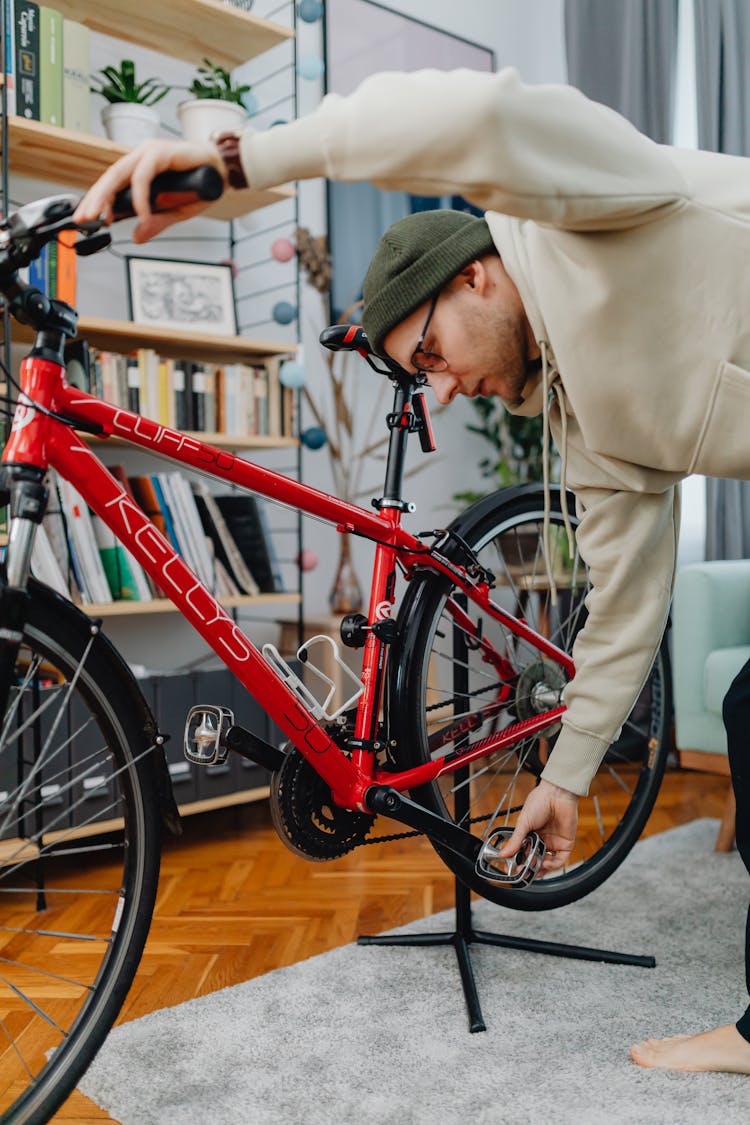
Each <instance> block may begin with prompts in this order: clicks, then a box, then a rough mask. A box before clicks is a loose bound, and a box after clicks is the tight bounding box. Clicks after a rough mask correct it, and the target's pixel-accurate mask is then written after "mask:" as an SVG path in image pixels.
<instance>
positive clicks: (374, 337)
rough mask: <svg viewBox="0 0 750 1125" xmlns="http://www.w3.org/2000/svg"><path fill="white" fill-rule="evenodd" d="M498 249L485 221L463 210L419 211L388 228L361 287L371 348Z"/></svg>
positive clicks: (380, 345)
mask: <svg viewBox="0 0 750 1125" xmlns="http://www.w3.org/2000/svg"><path fill="white" fill-rule="evenodd" d="M494 250H495V244H494V243H493V241H492V235H491V234H490V229H489V227H488V226H487V223H486V222H485V220H484V219H478V218H476V217H475V216H473V215H467V214H466V213H465V212H464V211H420V212H418V213H417V214H415V215H407V217H406V218H405V219H399V220H398V222H397V223H394V224H393V225H392V226H390V227H389V228H388V230H387V231H386V232H385V234H384V235H383V237H382V238H381V240H380V243H379V245H378V248H377V250H376V251H375V256H374V257H373V259H372V261H371V262H370V267H369V269H368V271H367V276H366V277H365V282H364V286H363V297H364V309H363V312H362V327H363V328H364V330H365V332H366V333H367V337H368V339H369V341H370V347H372V348H373V349H374V350H375V351H376V352H379V353H381V354H383V351H384V349H383V340H384V339H385V337H386V336H387V335H388V333H389V332H390V331H391V329H393V328H395V327H396V325H397V324H400V323H401V321H402V320H405V319H406V317H407V316H409V315H410V314H411V313H413V312H414V310H415V309H418V308H419V306H420V305H422V304H424V302H425V301H429V300H430V298H431V297H432V296H434V294H435V293H436V292H437V291H438V290H439V289H441V288H442V286H443V285H445V284H447V282H449V281H450V280H451V278H454V277H455V276H456V274H458V273H460V272H461V270H462V269H463V268H464V266H467V265H468V264H469V262H473V261H474V259H475V258H481V257H482V255H483V254H490V253H492V251H494Z"/></svg>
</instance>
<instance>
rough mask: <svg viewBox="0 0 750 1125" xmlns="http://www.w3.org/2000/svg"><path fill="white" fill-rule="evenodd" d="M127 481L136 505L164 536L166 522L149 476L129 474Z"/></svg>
mask: <svg viewBox="0 0 750 1125" xmlns="http://www.w3.org/2000/svg"><path fill="white" fill-rule="evenodd" d="M111 471H112V470H111V469H110V472H111ZM128 481H129V483H130V488H131V490H132V493H133V497H134V499H135V502H136V504H137V505H138V507H139V508H140V509H141V511H142V512H144V513H145V515H147V516H148V518H149V519H150V520H151V522H152V524H153V525H154V527H155V528H156V529H157V531H160V532H161V534H162V535H164V536H166V535H167V524H166V520H165V519H164V512H163V511H162V509H161V505H160V504H159V497H158V496H157V494H156V489H155V488H154V482H153V481H152V480H151V477H150V476H146V475H143V476H130V477H128Z"/></svg>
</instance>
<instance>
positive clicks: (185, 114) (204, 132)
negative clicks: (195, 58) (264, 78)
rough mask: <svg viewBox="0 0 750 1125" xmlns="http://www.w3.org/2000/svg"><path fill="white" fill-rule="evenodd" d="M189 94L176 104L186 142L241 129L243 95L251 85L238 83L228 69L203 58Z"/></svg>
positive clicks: (244, 117) (243, 117) (244, 111)
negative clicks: (222, 131)
mask: <svg viewBox="0 0 750 1125" xmlns="http://www.w3.org/2000/svg"><path fill="white" fill-rule="evenodd" d="M203 64H204V65H203V66H199V67H198V73H197V75H196V76H195V78H194V79H193V81H192V83H191V85H190V86H188V87H187V90H188V93H190V94H192V95H193V96H192V98H191V99H190V100H188V101H185V102H181V103H180V105H178V107H177V116H178V118H179V121H180V128H181V130H182V135H183V137H184V138H185V140H186V141H207V140H208V139H209V137H210V136H211V134H212V133H215V132H217V131H218V130H222V129H229V130H236V129H241V128H242V126H243V125H244V123H245V121H246V119H247V109H246V108H245V103H244V100H243V99H244V98H245V97H246V95H247V94H249V92H250V88H251V87H250V85H249V84H247V83H246V84H244V85H240V84H238V83H236V82H234V80H233V79H232V76H231V74H230V73H229V71H228V70H225V69H224V67H223V66H217V65H215V64H214V63H212V62H211V60H210V59H204V60H203Z"/></svg>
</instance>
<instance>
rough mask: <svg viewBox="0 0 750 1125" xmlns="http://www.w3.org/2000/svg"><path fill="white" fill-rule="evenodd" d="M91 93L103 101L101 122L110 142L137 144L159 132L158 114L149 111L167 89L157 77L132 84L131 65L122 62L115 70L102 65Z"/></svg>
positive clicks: (133, 73)
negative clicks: (97, 95) (104, 103)
mask: <svg viewBox="0 0 750 1125" xmlns="http://www.w3.org/2000/svg"><path fill="white" fill-rule="evenodd" d="M94 82H95V83H96V85H94V86H92V87H91V91H92V93H94V94H99V95H100V96H101V97H103V98H104V99H105V101H106V102H107V105H105V106H104V108H103V109H102V122H103V124H104V128H105V129H106V131H107V136H108V137H109V139H110V140H111V141H117V142H118V143H119V144H124V145H137V144H139V143H140V142H141V141H145V140H148V139H149V138H150V137H155V136H156V134H157V133H158V131H159V124H160V122H159V115H158V113H157V112H156V110H155V109H154V108H153V107H154V106H155V105H156V103H157V102H160V101H161V99H162V98H163V97H164V96H165V94H167V93H169V86H167V85H165V83H164V82H162V81H160V80H159V79H158V78H147V79H146V80H145V82H136V78H135V63H134V62H133V60H132V59H123V60H122V62H121V63H120V66H119V68H118V67H116V66H105V67H103V68H102V69H101V70H100V71H98V72H97V74H95V75H94Z"/></svg>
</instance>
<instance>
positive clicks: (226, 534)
mask: <svg viewBox="0 0 750 1125" xmlns="http://www.w3.org/2000/svg"><path fill="white" fill-rule="evenodd" d="M193 491H194V493H195V502H196V505H197V507H198V513H199V515H200V518H201V522H202V524H203V528H204V531H205V532H206V534H207V535H208V536H209V537H210V539H211V541H212V543H213V545H214V554H215V557H216V564H217V566H219V565H221V566H222V567H223V568H224V569H225V570H226V571H227V572H228V573H229V575H230V576H231V578H232V579H233V580H234V582H235V583H236V585H237V587H238V592H239V593H241V594H249V595H255V594H258V593H260V589H259V587H258V583H257V582H256V581H255V579H254V578H253V576H252V574H251V573H250V571H249V570H248V568H247V565H246V563H245V560H244V559H243V557H242V555H241V554H240V551H239V548H238V547H237V544H236V543H235V541H234V539H233V537H232V534H231V532H230V530H229V528H228V527H227V524H226V521H225V519H224V517H223V515H222V514H221V509H220V508H219V505H218V504H217V503H216V498H215V497H214V496H213V495H212V493H211V492H210V491H209V488H208V486H207V485H206V483H205V482H204V481H195V482H194V483H193Z"/></svg>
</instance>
